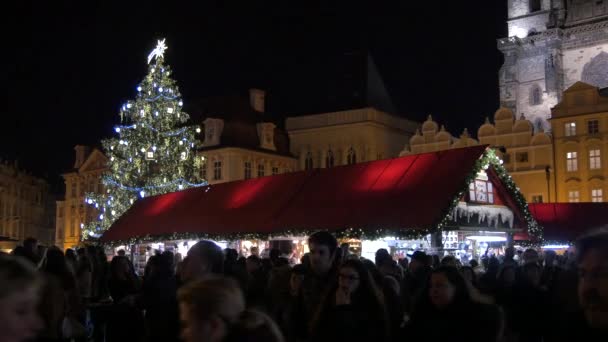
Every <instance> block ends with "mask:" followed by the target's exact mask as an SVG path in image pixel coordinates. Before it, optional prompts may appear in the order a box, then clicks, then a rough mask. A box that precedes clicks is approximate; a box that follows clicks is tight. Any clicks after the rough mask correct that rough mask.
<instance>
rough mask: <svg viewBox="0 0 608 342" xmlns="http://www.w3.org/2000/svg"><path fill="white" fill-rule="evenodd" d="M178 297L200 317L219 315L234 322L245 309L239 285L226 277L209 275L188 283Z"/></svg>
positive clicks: (192, 312) (193, 313)
mask: <svg viewBox="0 0 608 342" xmlns="http://www.w3.org/2000/svg"><path fill="white" fill-rule="evenodd" d="M178 299H179V301H180V302H181V303H184V304H186V305H187V306H188V308H189V310H190V312H191V314H192V315H194V316H195V317H197V318H199V319H207V318H209V317H212V316H219V317H220V318H222V319H224V320H226V321H227V322H229V323H233V322H236V321H237V319H238V318H239V316H240V315H241V314H242V313H243V311H245V297H244V296H243V292H242V291H241V289H240V287H239V285H238V284H237V282H236V281H235V280H233V279H230V278H225V277H208V278H206V279H204V280H196V281H193V282H191V283H188V284H187V285H185V286H184V287H183V288H181V289H180V290H179V291H178Z"/></svg>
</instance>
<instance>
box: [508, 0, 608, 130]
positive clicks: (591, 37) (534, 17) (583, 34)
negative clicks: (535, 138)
mask: <svg viewBox="0 0 608 342" xmlns="http://www.w3.org/2000/svg"><path fill="white" fill-rule="evenodd" d="M507 1H508V20H507V26H508V34H509V37H507V38H502V39H499V40H498V49H499V50H500V51H501V52H502V53H503V55H504V64H503V66H502V67H501V69H500V72H499V85H500V101H501V105H502V106H504V107H508V108H510V109H511V110H513V112H514V113H515V115H517V116H519V115H521V114H524V115H525V116H526V117H527V118H529V119H530V120H531V121H532V122H533V123H534V126H535V130H537V131H538V130H546V131H548V130H549V129H550V125H549V123H548V121H547V120H548V119H549V118H550V115H551V107H553V106H555V105H556V104H557V103H558V102H559V101H560V98H561V94H562V92H563V91H564V90H565V89H567V88H568V87H570V86H571V85H572V84H574V83H575V82H577V81H583V82H586V83H589V84H592V85H595V86H597V87H608V0H507Z"/></svg>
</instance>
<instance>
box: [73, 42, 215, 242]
mask: <svg viewBox="0 0 608 342" xmlns="http://www.w3.org/2000/svg"><path fill="white" fill-rule="evenodd" d="M165 49H166V46H165V45H164V40H162V41H159V42H158V45H157V46H156V48H155V49H154V50H153V51H152V53H151V54H150V55H149V56H148V58H149V61H148V62H149V63H148V64H149V66H148V74H147V75H146V77H145V78H144V79H143V81H142V82H141V83H140V84H139V85H138V86H137V96H136V98H135V100H134V101H128V102H127V103H125V104H124V105H123V106H122V108H121V110H120V113H119V114H120V118H121V125H118V126H116V127H115V131H116V133H117V134H118V137H115V138H110V139H106V140H103V141H102V146H103V149H104V153H105V155H106V156H107V157H108V171H107V172H106V173H105V174H104V175H103V177H102V182H103V185H104V188H105V191H104V192H103V193H101V194H95V193H88V194H87V195H86V200H85V201H86V203H87V204H89V205H92V206H94V207H95V209H97V211H98V213H97V216H98V220H97V221H93V222H91V223H89V224H87V225H84V226H83V227H82V233H83V234H82V238H83V239H90V238H96V237H99V236H100V235H101V234H102V233H103V232H104V231H105V230H107V228H109V227H110V226H111V224H112V223H113V222H114V221H115V220H116V219H118V218H119V217H120V216H121V215H122V214H123V213H124V212H125V211H126V210H127V209H128V208H129V207H130V206H131V205H132V204H133V203H134V202H135V201H136V200H137V199H139V198H142V197H146V196H154V195H159V194H164V193H168V192H173V191H178V190H182V189H186V188H190V187H195V186H203V185H206V184H207V182H206V181H205V180H203V179H200V166H201V165H200V163H201V161H200V158H196V157H195V155H196V154H195V153H194V148H195V146H196V144H197V143H196V142H197V139H196V134H197V133H199V132H200V128H199V127H197V126H186V123H187V121H188V119H189V116H188V114H187V113H185V112H183V111H182V110H181V108H182V105H183V103H182V101H181V95H180V93H179V90H178V88H177V85H176V84H175V81H174V80H173V79H171V78H170V77H169V75H170V73H171V70H170V68H169V67H168V66H166V65H164V63H163V62H164V57H163V56H164V50H165ZM152 60H154V62H152ZM150 62H152V63H150ZM152 94H158V95H154V96H152Z"/></svg>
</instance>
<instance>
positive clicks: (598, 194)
mask: <svg viewBox="0 0 608 342" xmlns="http://www.w3.org/2000/svg"><path fill="white" fill-rule="evenodd" d="M603 200H604V197H603V191H602V189H591V202H602V201H603Z"/></svg>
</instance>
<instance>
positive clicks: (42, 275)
mask: <svg viewBox="0 0 608 342" xmlns="http://www.w3.org/2000/svg"><path fill="white" fill-rule="evenodd" d="M308 245H309V249H310V252H309V253H308V254H306V255H305V256H304V257H303V258H302V260H301V263H300V264H297V265H294V266H291V265H290V264H289V261H288V260H287V259H285V258H283V257H281V253H280V251H279V250H271V251H270V256H269V258H265V259H262V258H260V257H259V256H257V255H251V256H249V257H247V258H243V257H239V255H238V253H237V251H236V250H233V249H225V250H222V249H221V248H220V247H218V246H217V245H216V244H215V243H214V242H212V241H206V240H203V241H200V242H198V243H197V244H195V245H194V246H193V247H192V248H191V249H190V250H189V251H188V254H187V257H185V258H184V259H183V260H179V259H178V258H176V256H175V255H173V253H171V252H163V253H158V254H156V255H154V256H152V257H150V258H149V260H148V262H147V265H146V267H145V272H144V274H143V275H141V276H140V275H138V274H136V272H135V269H134V267H133V264H132V262H131V260H130V259H129V258H128V257H127V256H125V255H124V252H121V253H119V255H116V256H114V257H113V258H112V260H111V262H108V261H107V258H106V255H105V253H104V250H103V248H102V247H99V246H88V247H86V248H80V249H78V250H76V251H74V250H67V251H66V252H65V253H64V252H63V251H62V250H60V249H58V248H57V247H49V248H48V249H46V248H44V247H40V246H37V244H36V241H35V240H34V239H27V240H26V241H24V244H23V246H21V247H19V248H16V249H15V250H14V251H13V252H12V255H5V254H3V255H0V341H7V342H12V341H70V340H73V341H95V342H98V341H99V342H103V341H107V342H113V341H130V342H136V341H179V340H183V341H186V342H195V341H212V342H222V341H252V342H253V341H260V342H262V341H264V342H275V341H276V342H281V341H294V342H299V341H406V340H412V341H415V340H424V341H445V340H456V341H465V340H466V341H505V342H526V341H539V342H540V341H600V340H606V338H607V337H608V234H607V233H605V232H601V233H596V234H594V235H589V236H586V237H583V238H581V239H580V240H579V241H578V244H577V245H576V249H575V252H576V253H575V254H573V253H566V254H564V255H560V256H558V255H556V254H555V252H553V251H550V250H546V251H544V252H542V253H539V252H538V251H537V250H536V249H527V250H525V252H523V254H522V255H521V257H519V258H518V257H517V256H516V255H517V254H516V252H515V250H514V249H513V248H507V249H506V252H505V254H504V255H502V256H501V258H500V259H499V258H497V257H495V256H490V257H487V258H484V259H483V260H482V263H481V265H479V264H477V262H475V261H474V260H473V261H471V262H470V263H469V264H468V265H461V264H460V261H459V260H458V259H456V258H454V257H451V256H446V257H444V258H443V259H441V260H440V259H439V258H438V257H437V256H432V255H427V254H426V253H425V252H422V251H417V252H414V253H413V254H412V255H411V257H410V258H409V259H408V258H404V259H400V260H397V261H396V260H394V259H393V258H392V257H391V255H390V254H389V252H388V251H387V250H385V249H380V250H378V252H377V253H376V256H375V260H373V261H372V260H366V259H363V258H360V257H358V256H356V255H352V254H350V253H349V252H348V246H338V242H337V240H336V238H335V237H334V236H333V235H332V234H330V233H327V232H317V233H315V234H312V235H311V236H310V237H309V238H308ZM176 260H177V262H176Z"/></svg>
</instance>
